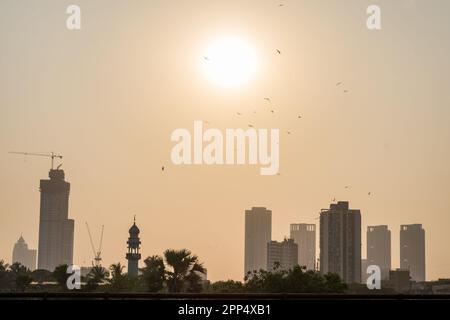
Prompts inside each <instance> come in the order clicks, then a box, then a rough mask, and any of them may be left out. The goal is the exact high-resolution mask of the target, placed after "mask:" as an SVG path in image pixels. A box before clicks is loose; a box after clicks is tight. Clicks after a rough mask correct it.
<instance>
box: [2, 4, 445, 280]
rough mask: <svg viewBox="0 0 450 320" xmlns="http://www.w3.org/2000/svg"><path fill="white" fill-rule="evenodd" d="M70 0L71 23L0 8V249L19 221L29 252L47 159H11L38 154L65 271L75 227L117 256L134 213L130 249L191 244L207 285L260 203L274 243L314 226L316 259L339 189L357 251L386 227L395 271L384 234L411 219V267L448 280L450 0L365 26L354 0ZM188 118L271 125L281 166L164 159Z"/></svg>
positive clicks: (234, 272) (109, 258)
mask: <svg viewBox="0 0 450 320" xmlns="http://www.w3.org/2000/svg"><path fill="white" fill-rule="evenodd" d="M76 4H77V5H78V6H79V7H80V9H81V20H82V21H81V29H80V30H69V29H68V28H67V24H66V20H67V18H68V16H69V15H68V14H67V13H66V9H67V6H68V5H69V3H65V2H64V1H63V2H61V1H55V0H40V1H29V0H28V1H25V2H24V1H1V2H0V21H1V26H2V27H1V28H0V38H1V39H2V53H1V58H0V70H1V72H0V88H1V92H2V94H1V95H0V221H1V224H0V257H1V258H3V259H6V260H10V259H11V251H12V248H13V246H14V244H15V243H16V242H17V239H18V238H19V236H20V234H21V233H22V234H23V236H24V238H25V240H26V242H27V243H28V245H29V247H30V248H32V249H39V248H38V247H39V228H38V226H39V211H40V193H39V180H40V179H47V173H48V170H49V167H50V166H49V164H50V163H49V161H47V159H45V158H38V157H28V156H25V155H17V154H9V152H10V151H23V152H37V153H40V152H50V151H54V152H55V153H57V154H61V155H64V158H63V159H62V161H59V159H58V165H59V164H61V163H62V167H60V169H63V170H64V171H65V173H66V177H65V180H67V181H69V182H70V184H71V189H70V203H69V217H68V219H73V220H74V221H75V225H74V229H73V233H74V247H73V250H74V251H73V262H74V263H76V264H77V265H80V266H90V265H91V261H92V259H93V256H92V249H91V243H90V240H89V235H88V233H87V231H86V227H85V222H86V221H87V222H88V223H89V225H90V227H91V228H92V230H100V228H101V226H102V225H104V226H105V229H104V237H103V248H102V263H103V264H104V265H111V264H115V263H118V262H120V263H121V264H122V265H124V266H126V265H127V260H126V258H125V253H126V241H127V239H128V237H129V234H128V230H129V227H130V224H131V221H132V219H133V216H134V215H137V219H138V220H137V221H138V225H139V228H141V230H142V232H141V234H140V240H141V241H142V246H141V249H140V252H141V254H142V255H143V257H144V256H147V255H153V254H156V253H161V252H164V250H166V249H167V248H174V249H180V248H189V249H191V250H193V252H195V254H196V255H198V256H199V257H200V258H201V260H202V262H204V263H205V265H206V266H207V267H208V279H210V280H212V281H215V280H226V279H234V280H240V279H242V276H243V266H244V264H245V261H244V254H243V253H244V251H245V248H244V246H245V239H244V236H245V223H244V217H243V212H244V210H248V209H249V208H252V207H253V206H258V207H265V208H268V209H269V210H272V212H273V213H272V230H271V231H272V237H271V238H272V240H276V241H282V240H283V239H284V238H285V237H289V236H290V224H291V223H306V224H316V225H317V241H316V242H317V246H316V257H318V256H319V248H318V242H319V241H318V240H319V239H318V236H319V232H320V230H319V227H318V224H319V218H318V217H319V213H320V210H321V209H322V208H326V207H327V206H328V204H329V203H330V202H333V201H332V200H333V199H336V200H340V201H349V202H350V203H351V206H352V207H354V208H358V209H360V210H361V213H362V221H361V230H362V241H361V242H362V248H361V252H362V253H363V255H362V257H361V258H365V257H364V255H365V253H366V252H367V248H366V240H365V235H366V232H365V231H366V228H367V227H368V226H377V225H387V226H389V229H390V231H391V242H392V246H391V249H392V250H391V251H392V252H391V259H392V261H391V264H392V267H393V268H397V267H400V265H401V261H400V251H401V247H400V244H399V239H400V226H401V225H410V224H422V228H423V229H424V230H425V231H426V242H425V245H426V250H425V261H426V278H427V279H429V280H432V279H438V278H448V277H449V276H450V275H449V270H450V254H449V248H448V246H447V244H448V243H450V233H449V232H448V228H449V226H450V201H449V199H448V198H449V197H448V194H449V190H450V166H449V165H448V164H449V163H450V148H449V141H450V126H449V121H448V119H450V108H449V104H450V95H449V90H448V88H449V87H450V59H449V58H448V57H449V52H450V28H449V19H448V13H449V12H450V2H449V1H447V0H432V1H425V0H414V1H412V0H398V1H392V0H379V1H377V3H376V4H377V5H379V6H380V8H381V11H382V12H381V17H382V28H381V29H380V30H369V29H368V28H367V17H368V15H367V11H366V10H367V8H368V6H369V5H371V4H373V3H372V2H369V1H361V0H346V1H327V0H314V1H307V0H299V1H286V2H285V3H284V6H281V7H279V6H278V4H279V3H278V2H271V1H260V0H247V1H239V0H228V1H199V0H192V1H181V0H174V1H146V0H135V1H133V4H132V5H130V3H129V2H126V1H119V0H96V1H89V0H77V3H76ZM227 39H237V40H238V41H230V40H227ZM230 43H231V45H230ZM221 49H223V50H221ZM229 58H231V59H229ZM229 61H231V62H232V63H231V67H230V65H228V64H227V62H229ZM223 62H225V63H223ZM242 66H244V67H242ZM248 66H250V67H251V68H246V67H248ZM234 67H236V68H234ZM241 71H243V72H241ZM228 76H229V77H228ZM241 80H242V81H241ZM244 80H245V81H244ZM223 84H225V86H224V85H223ZM194 121H201V122H202V123H203V125H204V128H205V129H206V128H208V129H209V128H211V129H218V130H219V131H220V132H222V133H223V132H226V129H243V130H244V129H249V128H253V129H254V130H252V131H258V130H259V129H267V130H268V131H265V132H270V130H272V129H279V148H277V149H279V157H278V159H279V170H278V174H275V175H273V176H261V175H260V174H259V172H258V168H260V167H264V166H265V165H261V166H260V165H257V166H255V165H250V164H249V163H250V161H249V160H250V159H249V158H246V159H245V161H244V164H242V165H230V166H228V165H207V164H203V165H174V164H173V162H172V161H171V156H170V154H171V150H172V148H173V147H174V142H173V141H171V140H170V136H171V133H172V132H173V131H174V130H176V129H177V128H192V124H193V123H194ZM195 136H197V135H192V136H191V137H192V138H194V137H195ZM192 142H193V141H192ZM204 142H205V143H204V145H206V143H207V141H204ZM194 149H195V148H193V149H192V150H191V151H193V150H194ZM186 150H187V149H186ZM258 150H261V149H260V148H259V146H258ZM267 154H269V153H267ZM223 156H225V153H224V154H223ZM258 156H260V155H258ZM224 158H225V157H224ZM258 159H259V158H258ZM193 160H194V159H193ZM266 160H267V159H266ZM258 163H259V161H258ZM93 237H94V242H95V243H99V241H98V239H99V233H98V232H93ZM229 261H233V263H231V264H230V263H229ZM141 263H142V261H141Z"/></svg>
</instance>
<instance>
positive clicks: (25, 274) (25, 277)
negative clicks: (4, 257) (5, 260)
mask: <svg viewBox="0 0 450 320" xmlns="http://www.w3.org/2000/svg"><path fill="white" fill-rule="evenodd" d="M9 270H10V271H11V273H12V274H13V275H14V277H15V282H16V286H17V288H18V289H19V290H20V291H25V289H26V288H27V287H28V285H29V284H30V283H31V281H33V279H32V278H31V271H30V270H29V269H28V268H27V267H26V266H24V265H22V264H21V263H20V262H14V263H13V264H12V265H10V266H9Z"/></svg>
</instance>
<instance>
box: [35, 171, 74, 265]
mask: <svg viewBox="0 0 450 320" xmlns="http://www.w3.org/2000/svg"><path fill="white" fill-rule="evenodd" d="M49 177H50V179H49V180H47V179H42V180H41V181H40V192H41V205H40V217H39V250H38V268H39V269H45V270H49V271H53V270H54V269H55V267H56V266H58V265H61V264H67V265H71V264H72V263H73V232H74V220H71V219H68V214H69V191H70V183H68V182H66V181H65V180H64V171H63V170H59V169H51V170H50V172H49Z"/></svg>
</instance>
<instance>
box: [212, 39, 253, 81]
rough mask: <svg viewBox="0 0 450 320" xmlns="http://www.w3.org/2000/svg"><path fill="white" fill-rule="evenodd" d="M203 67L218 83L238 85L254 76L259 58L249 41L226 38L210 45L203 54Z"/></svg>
mask: <svg viewBox="0 0 450 320" xmlns="http://www.w3.org/2000/svg"><path fill="white" fill-rule="evenodd" d="M203 67H204V70H205V72H206V74H207V76H208V77H209V78H210V79H211V81H213V82H214V83H216V84H217V85H219V86H222V87H236V86H240V85H243V84H245V83H247V82H248V81H249V80H250V79H251V78H252V77H253V76H254V74H255V72H256V68H257V59H256V55H255V53H254V51H253V50H252V48H251V47H250V46H249V45H248V44H247V43H245V42H243V41H242V40H240V39H237V38H225V39H221V40H217V41H215V42H213V43H211V44H210V45H209V47H208V48H207V49H206V51H205V53H204V56H203Z"/></svg>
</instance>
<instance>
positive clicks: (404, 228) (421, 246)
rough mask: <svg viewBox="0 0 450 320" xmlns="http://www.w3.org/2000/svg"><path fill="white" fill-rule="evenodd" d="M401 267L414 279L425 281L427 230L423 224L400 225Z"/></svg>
mask: <svg viewBox="0 0 450 320" xmlns="http://www.w3.org/2000/svg"><path fill="white" fill-rule="evenodd" d="M400 268H401V269H407V270H409V271H410V275H411V279H412V280H414V281H425V279H426V277H425V230H424V229H423V228H422V225H421V224H408V225H401V226H400Z"/></svg>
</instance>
